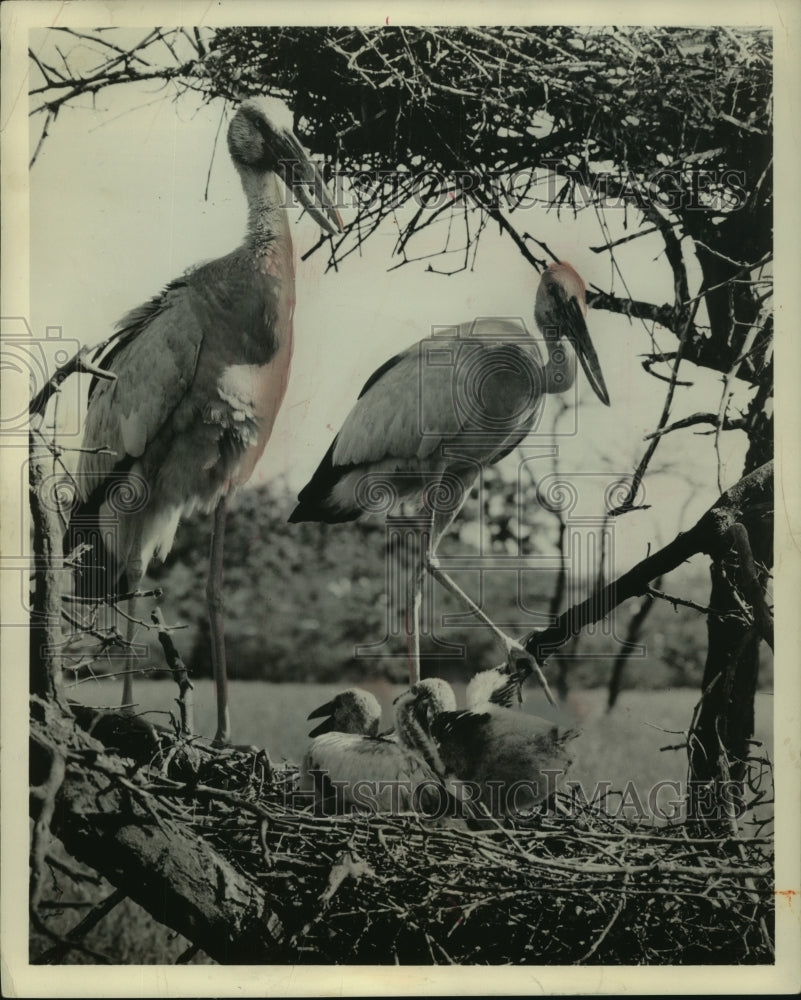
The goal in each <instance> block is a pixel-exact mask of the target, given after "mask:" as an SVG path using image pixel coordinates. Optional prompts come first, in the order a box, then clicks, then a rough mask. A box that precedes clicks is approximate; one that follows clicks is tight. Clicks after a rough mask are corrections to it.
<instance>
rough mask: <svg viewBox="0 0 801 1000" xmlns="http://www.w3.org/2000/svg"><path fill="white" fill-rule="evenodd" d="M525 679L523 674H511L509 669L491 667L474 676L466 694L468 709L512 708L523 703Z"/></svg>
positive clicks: (504, 666) (505, 666) (505, 667)
mask: <svg viewBox="0 0 801 1000" xmlns="http://www.w3.org/2000/svg"><path fill="white" fill-rule="evenodd" d="M524 680H525V677H524V675H523V674H522V673H510V671H509V667H508V666H507V665H506V664H503V665H502V666H500V667H490V669H489V670H481V671H479V673H477V674H473V677H472V678H471V680H470V683H469V684H468V685H467V691H466V692H465V701H466V702H467V707H468V708H469V709H472V710H473V711H477V710H479V709H483V708H485V707H486V706H487V705H502V706H503V707H504V708H512V707H514V706H516V705H519V704H521V703H522V701H523V695H522V685H523V681H524Z"/></svg>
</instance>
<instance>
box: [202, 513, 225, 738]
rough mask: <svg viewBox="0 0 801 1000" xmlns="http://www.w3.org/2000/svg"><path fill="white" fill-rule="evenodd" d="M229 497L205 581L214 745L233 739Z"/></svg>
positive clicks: (219, 516)
mask: <svg viewBox="0 0 801 1000" xmlns="http://www.w3.org/2000/svg"><path fill="white" fill-rule="evenodd" d="M227 512H228V497H227V496H222V497H220V499H219V501H218V502H217V506H216V507H215V508H214V524H213V526H212V530H211V547H210V550H209V575H208V580H207V582H206V607H207V609H208V615H209V631H210V634H211V666H212V671H213V673H214V686H215V688H216V692H217V733H216V735H215V737H214V742H215V743H218V744H226V743H229V742H230V739H231V720H230V718H229V715H228V675H227V673H226V666H225V627H224V617H223V615H224V600H223V587H222V571H223V542H224V539H225V517H226V514H227Z"/></svg>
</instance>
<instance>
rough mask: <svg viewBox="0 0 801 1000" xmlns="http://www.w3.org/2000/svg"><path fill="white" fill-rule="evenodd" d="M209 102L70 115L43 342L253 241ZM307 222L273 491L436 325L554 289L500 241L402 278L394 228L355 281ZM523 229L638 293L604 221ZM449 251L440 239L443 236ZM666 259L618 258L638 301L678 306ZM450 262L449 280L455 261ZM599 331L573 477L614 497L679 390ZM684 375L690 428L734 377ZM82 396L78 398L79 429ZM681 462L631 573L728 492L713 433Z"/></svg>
mask: <svg viewBox="0 0 801 1000" xmlns="http://www.w3.org/2000/svg"><path fill="white" fill-rule="evenodd" d="M197 101H198V99H197V97H195V96H194V95H188V96H187V97H184V98H181V99H180V100H178V101H177V102H173V101H172V100H171V99H170V97H169V95H166V94H165V92H163V91H159V90H158V89H157V88H156V87H155V86H152V87H141V86H140V87H138V88H137V89H136V90H134V89H133V88H116V89H115V90H114V91H110V92H107V93H101V95H100V96H99V98H98V101H97V109H96V110H94V111H93V110H91V109H90V108H88V107H87V108H86V109H71V108H65V109H64V110H63V111H62V112H61V113H60V115H59V118H58V120H57V122H56V123H55V125H54V126H53V127H52V128H51V134H50V137H49V138H48V139H47V141H46V143H45V145H44V148H43V150H42V152H41V154H40V156H39V159H38V160H37V162H36V164H35V165H34V167H33V169H32V172H31V187H30V197H31V205H30V213H31V309H30V316H31V324H32V327H33V330H34V333H35V334H41V333H42V332H43V331H44V329H45V328H46V327H48V326H60V327H61V328H62V331H63V336H64V337H66V338H75V339H76V340H78V341H81V342H84V343H93V342H96V341H99V340H101V339H102V338H103V337H105V336H107V335H108V334H109V332H110V331H111V329H112V326H113V324H114V323H115V322H116V321H117V320H118V319H119V318H120V317H121V316H122V315H123V314H124V313H125V312H126V311H127V310H128V309H130V308H132V307H134V306H136V305H138V304H139V303H141V302H142V301H144V300H145V299H147V298H149V297H150V296H152V295H153V294H155V293H156V292H158V291H159V290H160V289H161V288H162V286H163V285H164V284H165V283H166V282H167V281H169V280H170V279H171V278H173V277H175V276H177V275H179V274H180V273H181V272H182V271H183V270H185V269H186V268H187V267H190V266H191V265H193V264H196V263H199V262H202V261H205V260H209V259H212V258H214V257H218V256H222V255H223V254H225V253H227V252H228V251H230V250H231V249H233V247H234V246H236V245H237V243H239V242H240V240H241V238H242V235H243V232H244V225H245V199H244V195H243V193H242V190H241V186H240V183H239V178H238V176H237V174H236V171H235V170H234V168H233V166H232V164H231V162H230V160H229V157H228V153H227V147H226V145H225V130H226V127H227V117H226V121H225V122H224V123H223V125H222V129H221V131H220V138H219V142H218V146H217V151H216V155H215V157H214V160H213V164H212V167H211V174H210V182H209V196H208V200H207V201H206V200H204V189H205V186H206V179H207V174H208V172H209V164H210V158H211V151H212V148H213V144H214V137H215V134H216V132H217V129H218V127H219V125H220V116H221V113H222V103H221V102H219V101H217V102H214V103H213V104H212V105H210V106H208V107H205V108H201V109H199V110H198V109H197V107H196V105H197ZM40 127H41V120H40V119H34V122H33V131H32V134H33V135H34V136H35V137H38V129H39V128H40ZM353 211H354V210H353V209H349V208H347V207H346V208H345V209H343V210H342V214H343V216H344V217H345V219H346V220H347V219H348V217H349V216H350V215H352V213H353ZM299 214H300V213H299V210H295V211H294V212H293V221H294V222H295V223H296V225H295V226H294V230H293V231H294V240H295V249H296V257H297V258H298V265H297V307H296V312H295V354H294V360H293V368H292V377H291V380H290V385H289V389H288V392H287V396H286V399H285V401H284V405H283V408H282V412H281V414H280V416H279V419H278V421H277V423H276V426H275V430H274V433H273V437H272V439H271V441H270V443H269V444H268V446H267V450H266V453H265V455H264V457H263V459H262V461H261V463H260V464H259V466H258V467H257V469H256V472H255V473H254V476H253V479H252V482H253V483H259V482H263V481H265V480H267V479H269V478H273V477H276V476H285V477H286V478H287V479H288V481H289V483H290V485H291V486H292V487H293V489H298V488H300V487H301V486H302V485H303V484H304V483H305V481H306V480H307V479H308V477H309V476H310V475H311V473H312V472H313V471H314V468H315V467H316V465H317V463H318V461H319V460H320V458H321V457H322V455H323V454H324V452H325V450H326V448H327V447H328V444H329V443H330V441H331V438H332V437H333V435H334V433H335V432H336V430H337V429H338V428H339V426H340V425H341V423H342V420H343V418H344V417H345V415H346V414H347V412H348V410H349V409H350V407H351V405H352V404H353V402H354V401H355V399H356V396H357V394H358V392H359V390H360V388H361V386H362V384H363V383H364V381H365V379H366V378H367V376H368V375H369V374H370V373H371V372H372V371H373V370H374V369H375V368H376V367H377V366H378V365H379V364H381V363H382V362H383V361H385V360H386V359H387V358H388V357H389V356H391V355H392V354H394V353H396V352H397V351H398V350H400V349H403V348H404V347H406V346H408V345H409V344H411V343H413V342H415V341H416V340H419V339H421V338H422V337H425V336H427V335H429V332H430V329H431V327H432V326H434V325H451V324H457V323H460V322H463V321H465V320H470V319H472V318H474V317H476V316H489V315H499V316H522V317H524V319H525V320H526V322H527V323H528V324H529V325H530V326H533V301H534V292H535V289H536V283H537V280H538V279H537V275H536V274H535V273H534V272H533V270H532V269H531V268H530V266H529V265H528V264H527V263H526V262H525V261H524V260H523V258H522V257H521V255H520V254H519V252H518V251H517V249H516V248H515V247H514V245H513V244H512V242H511V241H510V240H509V239H508V238H504V237H501V236H499V235H498V234H497V232H495V231H493V229H492V227H490V228H489V229H488V230H487V231H486V232H485V233H484V235H483V236H482V242H481V245H480V248H479V252H478V258H477V261H476V266H475V269H474V270H473V271H468V272H463V273H461V274H457V275H454V276H452V277H445V276H442V275H436V274H427V273H426V272H425V267H426V262H420V263H413V264H409V265H407V266H405V267H402V268H400V269H399V270H394V271H392V272H388V270H387V269H388V268H390V267H392V266H393V265H395V264H396V263H397V262H398V258H392V257H391V256H390V255H391V252H392V249H393V246H394V241H395V235H396V231H397V230H396V226H395V224H394V223H392V222H389V223H388V224H386V225H385V226H384V227H383V229H382V230H381V231H380V232H378V233H377V234H375V235H374V236H373V237H372V238H371V239H370V240H369V241H368V243H367V244H366V245H365V246H364V247H363V251H362V256H361V257H358V256H357V255H355V254H354V255H352V256H351V257H349V258H348V259H347V260H346V261H345V263H344V264H343V265H341V267H340V269H339V271H338V272H334V271H331V272H329V273H324V268H325V257H324V255H323V254H322V253H318V254H316V255H315V256H314V257H312V258H311V259H310V260H308V261H306V262H303V263H301V262H300V260H299V258H300V255H301V254H302V253H303V252H305V250H307V249H308V247H309V246H310V245H311V244H312V242H313V241H315V240H316V238H317V227H316V225H315V224H314V223H313V222H312V221H311V220H309V219H308V218H303V219H299ZM513 221H516V223H517V226H518V229H519V230H520V231H527V232H529V233H531V234H532V235H533V236H535V237H537V238H538V239H542V240H544V241H545V242H547V243H548V245H549V246H550V247H551V248H552V249H553V250H554V252H555V253H557V254H558V255H559V256H560V257H562V258H563V259H565V260H568V261H570V262H571V263H572V264H573V265H574V266H575V267H576V269H577V270H578V271H579V273H581V274H582V276H583V277H584V279H585V281H586V282H587V283H588V284H590V283H594V284H596V285H598V286H600V287H601V288H604V289H608V288H610V287H611V288H613V289H614V290H615V291H617V292H618V293H620V294H624V290H623V288H622V287H621V285H620V283H619V280H616V278H615V276H614V275H613V274H612V272H611V268H610V262H609V258H608V255H604V254H601V255H599V254H594V253H592V252H591V251H590V250H589V249H588V248H589V247H590V246H597V245H600V244H603V243H604V242H605V241H606V240H605V237H604V235H603V234H602V232H601V230H600V227H599V222H598V218H597V216H596V214H595V213H594V211H592V210H587V211H584V212H582V213H580V214H579V215H578V217H577V218H575V219H574V218H573V215H572V213H570V212H565V213H563V214H562V217H561V219H560V218H557V215H556V213H555V212H550V213H548V212H546V211H545V210H544V209H543V208H541V207H538V208H531V209H528V210H523V211H520V212H517V213H515V215H514V216H513ZM606 221H607V223H608V224H609V226H610V230H611V236H612V238H615V237H617V236H620V235H624V234H625V233H626V232H629V233H630V232H632V231H633V227H634V226H636V223H637V220H636V217H635V216H634V214H633V213H632V212H631V211H629V213H628V226H629V228H628V230H624V228H623V225H624V213H623V212H622V211H621V210H616V211H615V210H613V211H608V212H607V213H606ZM440 238H441V237H440V234H439V233H436V235H434V236H433V239H435V240H437V241H439V239H440ZM418 249H422V246H420V247H418ZM659 252H660V245H659V242H658V241H655V240H654V238H653V237H645V238H643V239H640V240H636V241H634V242H632V243H630V244H627V245H625V246H622V247H620V248H619V249H618V250H617V251H616V256H617V260H618V263H619V264H620V266H621V269H622V272H623V274H624V275H625V278H626V282H627V285H628V288H629V290H630V292H631V294H632V296H633V297H635V298H642V299H645V300H648V301H653V302H656V303H662V302H665V301H671V299H672V275H671V272H670V269H669V267H668V265H667V263H666V262H665V261H664V259H663V258H662V257H659V256H658V255H659ZM433 264H434V266H435V267H440V266H445V261H444V260H440V261H437V260H434V261H433ZM696 284H697V275H696ZM694 290H695V287H693V289H692V291H693V292H694ZM588 326H589V329H590V333H591V335H592V337H593V340H594V343H595V346H596V349H597V351H598V354H599V357H600V361H601V366H602V369H603V372H604V376H605V379H606V382H607V385H608V388H609V392H610V396H611V400H612V406H611V408H609V409H607V408H606V407H604V406H603V405H602V404H601V403H600V402H599V401H598V400H597V399H596V398H595V396H594V394H593V393H592V390H591V389H590V387H589V385H588V383H587V381H586V379H585V378H584V375H583V373H582V372H581V371H579V383H578V392H579V396H580V399H581V401H582V406H581V408H580V409H579V410H578V411H577V415H576V416H577V420H578V423H577V434H576V435H575V436H573V437H572V438H567V439H562V441H561V443H560V448H561V449H562V451H561V454H562V471H563V472H565V473H566V474H568V475H571V474H573V473H577V472H581V473H598V472H601V473H604V477H603V483H604V484H606V483H607V481H608V480H609V479H614V478H615V474H618V475H622V474H626V473H630V472H631V471H632V469H633V467H634V464H635V462H636V460H637V459H638V458H639V456H640V455H641V454H642V450H643V448H644V443H643V435H644V434H645V433H647V432H648V431H649V430H652V429H653V428H654V427H655V425H656V423H657V420H658V418H659V415H660V413H661V409H662V405H663V399H664V390H665V389H666V388H667V386H666V384H665V383H663V382H658V381H656V380H655V379H654V378H652V377H649V376H648V375H646V374H645V373H644V372H643V370H642V368H641V366H640V360H639V358H638V355H639V354H641V353H644V352H646V351H648V350H650V346H651V345H650V340H649V336H648V333H647V330H646V328H645V326H644V325H643V324H642V323H640V322H639V321H634V322H632V323H630V322H629V321H628V320H627V319H626V318H624V317H620V316H613V315H610V314H608V313H604V312H600V311H594V310H593V311H591V312H590V314H589V318H588ZM659 345H660V347H661V348H662V349H663V350H665V351H670V350H673V349H675V346H676V341H675V338H674V337H673V336H672V335H670V334H668V333H666V332H664V331H663V332H662V334H661V337H660V339H659ZM662 370H663V371H665V369H664V368H663V369H662ZM683 371H684V375H683V377H684V378H691V379H693V380H694V381H695V383H696V385H695V387H694V388H693V389H679V390H677V396H676V403H675V407H674V413H673V417H674V418H678V417H681V416H684V415H687V414H689V413H693V412H695V411H697V410H707V411H708V410H716V409H717V405H718V401H719V398H720V391H721V383H720V378H719V376H718V375H716V374H714V373H709V372H706V371H703V370H700V369H695V368H693V367H692V366H690V365H687V366H686V369H685V370H683ZM69 398H71V394H66V393H65V399H64V401H63V402H62V404H61V405H62V413H61V416H62V417H64V416H65V414H66V412H67V407H66V404H67V401H68V399H69ZM568 423H569V422H568ZM744 444H745V439H744V435H742V434H741V433H738V432H736V433H733V434H731V433H730V434H728V435H724V436H723V438H722V448H723V456H724V466H723V485H724V487H725V486H728V485H731V483H733V482H735V481H736V480H737V479H738V478H739V475H740V472H741V469H742V458H743V455H744ZM665 465H667V466H670V467H671V468H672V469H674V470H675V472H676V473H677V474H672V473H671V474H670V475H659V476H654V477H652V478H650V479H646V483H645V486H646V494H647V495H646V500H647V502H649V503H651V504H652V507H651V509H650V510H648V511H644V512H637V513H633V514H630V515H627V517H626V518H625V519H624V520H623V522H618V523H617V524H616V550H617V553H618V560H617V561H618V565H619V568H620V569H623V568H626V567H627V566H628V565H630V564H631V562H632V561H636V560H637V559H638V558H641V557H642V556H643V555H644V554H645V550H646V546H647V545H648V543H649V542H651V543H652V544H653V545H654V546H658V545H659V544H664V543H665V542H667V541H668V540H669V539H670V538H671V537H672V536H673V535H674V534H675V532H676V531H677V530H679V529H683V528H687V527H689V526H690V525H691V524H692V523H693V522H694V520H695V519H696V517H697V516H699V515H700V514H701V513H702V512H703V510H704V509H705V508H706V507H707V506H708V505H709V504H710V502H712V501H713V500H714V499H715V497H716V496H717V494H718V490H717V484H716V459H715V453H714V444H713V438H712V437H711V436H705V437H700V436H697V435H694V434H693V433H692V431H683V432H678V433H676V434H674V435H669V436H668V437H667V438H666V439H665V440H664V441H663V442H662V444H661V445H660V448H659V449H658V450H657V453H656V456H655V458H654V460H653V468H654V469H655V470H656V469H657V468H659V467H660V466H665ZM688 478H689V479H691V482H688ZM585 480H587V477H584V479H583V480H581V481H580V482H579V485H580V488H581V489H582V490H583V491H584V494H585V496H586V497H587V499H588V501H589V506H588V507H585V508H583V509H578V508H577V510H576V513H587V514H592V515H597V514H599V513H600V512H601V511H600V506H599V496H598V494H597V493H593V492H592V490H590V489H589V488H588V487H587V485H586V482H585ZM592 481H594V480H592ZM583 499H584V497H582V500H583ZM685 505H686V506H685ZM624 529H625V530H624Z"/></svg>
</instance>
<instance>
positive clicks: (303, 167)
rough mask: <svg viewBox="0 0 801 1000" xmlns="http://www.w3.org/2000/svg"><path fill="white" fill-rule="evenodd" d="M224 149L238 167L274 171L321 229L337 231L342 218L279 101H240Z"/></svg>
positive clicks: (290, 118)
mask: <svg viewBox="0 0 801 1000" xmlns="http://www.w3.org/2000/svg"><path fill="white" fill-rule="evenodd" d="M228 149H229V152H230V153H231V159H232V160H233V161H234V164H235V165H236V167H237V169H238V170H240V171H242V170H251V171H255V172H256V173H275V174H278V176H279V177H280V178H281V179H282V180H283V182H284V184H286V186H287V188H288V189H290V190H292V191H294V193H295V194H296V195H297V196H298V200H299V201H300V203H301V204H302V205H303V207H304V208H305V209H306V211H307V212H308V213H309V215H310V216H311V217H312V218H313V219H314V220H315V222H316V223H317V224H318V225H319V226H320V228H321V229H324V230H325V231H326V232H327V233H331V234H336V233H338V232H340V230H341V229H342V220H341V219H340V217H339V213H338V212H337V210H336V208H335V207H334V201H333V198H332V197H331V194H330V192H329V191H328V189H327V188H326V186H325V182H324V181H323V177H322V174H321V173H320V171H319V170H318V169H317V167H316V166H315V165H314V163H313V162H312V161H311V159H310V158H309V155H308V154H307V153H306V150H305V149H304V148H303V146H301V144H300V142H299V141H298V138H297V136H296V135H295V134H294V132H293V131H292V116H291V114H290V113H289V110H288V109H287V107H286V105H285V104H283V103H282V102H281V101H278V100H276V99H275V98H269V97H256V98H253V99H251V100H248V101H243V102H242V104H240V105H239V108H238V109H237V112H236V114H235V115H234V117H233V118H232V119H231V124H230V125H229V126H228Z"/></svg>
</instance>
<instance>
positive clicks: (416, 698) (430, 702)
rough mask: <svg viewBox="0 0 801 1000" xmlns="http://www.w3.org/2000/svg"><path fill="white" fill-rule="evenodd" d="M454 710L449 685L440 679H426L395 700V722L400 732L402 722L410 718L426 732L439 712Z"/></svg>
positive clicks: (454, 704)
mask: <svg viewBox="0 0 801 1000" xmlns="http://www.w3.org/2000/svg"><path fill="white" fill-rule="evenodd" d="M455 710H456V695H455V694H454V693H453V688H452V687H451V686H450V684H448V682H447V681H444V680H442V679H441V678H440V677H426V678H425V680H422V681H418V682H417V683H416V684H415V685H414V686H413V687H412V688H411V689H410V690H409V691H404V693H403V694H402V695H399V696H398V697H397V698H396V699H395V722H396V725H397V727H398V729H399V730H401V728H402V725H403V720H404V719H406V718H408V717H409V716H411V717H413V718H414V719H415V721H416V722H417V723H419V725H421V726H422V727H423V729H424V730H425V731H426V732H428V731H429V730H430V727H431V723H432V722H433V721H434V719H435V718H436V717H437V716H438V715H439V714H440V712H453V711H455Z"/></svg>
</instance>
